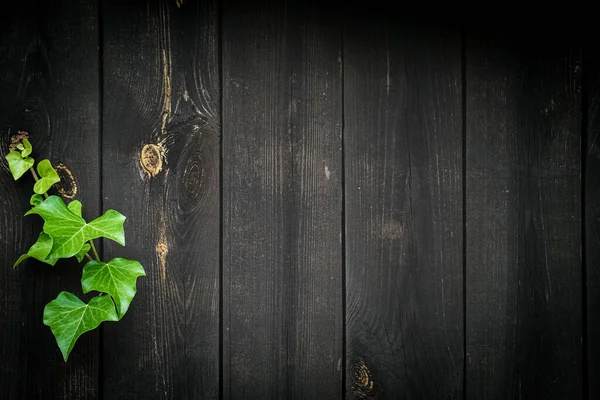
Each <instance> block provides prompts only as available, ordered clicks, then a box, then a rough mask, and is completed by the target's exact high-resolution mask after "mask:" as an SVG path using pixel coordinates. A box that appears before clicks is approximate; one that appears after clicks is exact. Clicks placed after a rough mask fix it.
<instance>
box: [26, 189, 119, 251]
mask: <svg viewBox="0 0 600 400" xmlns="http://www.w3.org/2000/svg"><path fill="white" fill-rule="evenodd" d="M30 214H38V215H40V216H41V217H42V218H43V219H44V232H46V233H47V234H48V235H50V236H52V239H53V240H54V243H53V244H52V251H51V252H50V257H51V258H68V257H72V256H74V255H75V254H77V253H78V252H79V251H80V250H81V248H82V247H83V245H84V243H85V242H87V241H88V240H91V239H97V238H99V237H105V238H108V239H111V240H114V241H115V242H117V243H119V244H121V245H122V246H125V232H124V231H123V223H124V222H125V216H124V215H122V214H121V213H119V212H117V211H114V210H108V211H106V212H105V213H104V214H103V215H102V216H100V217H98V218H96V219H95V220H93V221H92V222H90V223H89V224H88V223H86V222H85V220H84V219H83V218H81V217H80V216H79V215H77V214H75V213H73V211H71V210H69V208H67V206H66V204H65V202H64V201H63V199H61V198H60V197H58V196H50V197H48V198H47V199H46V200H44V202H42V203H40V204H38V205H37V206H35V207H34V208H32V209H31V210H29V211H28V212H27V213H25V215H30Z"/></svg>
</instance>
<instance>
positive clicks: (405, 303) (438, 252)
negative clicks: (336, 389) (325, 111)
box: [344, 16, 463, 399]
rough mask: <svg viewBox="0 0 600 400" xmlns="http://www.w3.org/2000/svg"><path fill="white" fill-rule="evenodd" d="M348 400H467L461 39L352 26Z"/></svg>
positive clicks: (443, 33)
mask: <svg viewBox="0 0 600 400" xmlns="http://www.w3.org/2000/svg"><path fill="white" fill-rule="evenodd" d="M344 38H345V39H344V78H345V80H344V104H345V109H344V121H345V132H344V137H345V154H344V158H345V169H346V207H347V208H346V276H347V278H346V281H347V289H346V293H347V297H346V304H347V305H346V310H347V316H346V324H347V339H346V341H347V344H346V350H347V364H346V374H347V384H346V389H347V398H352V399H354V398H363V397H366V398H390V399H392V398H406V399H413V398H415V399H416V398H427V399H434V398H452V399H460V398H462V395H463V302H462V296H463V290H462V269H463V265H462V253H463V251H462V249H463V247H462V232H463V231H462V114H461V104H462V100H461V37H460V30H459V29H458V27H450V26H448V27H438V26H420V25H414V24H411V23H407V22H406V21H401V20H398V19H397V18H393V17H390V18H385V17H384V16H378V18H370V19H367V18H365V19H363V18H360V17H359V16H357V17H356V18H353V19H349V20H348V21H346V26H345V36H344Z"/></svg>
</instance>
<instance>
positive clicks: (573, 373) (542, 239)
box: [466, 30, 583, 399]
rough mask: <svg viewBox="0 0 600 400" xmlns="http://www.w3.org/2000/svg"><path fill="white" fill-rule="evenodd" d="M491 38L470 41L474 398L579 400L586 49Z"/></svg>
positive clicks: (475, 34) (472, 34) (473, 36)
mask: <svg viewBox="0 0 600 400" xmlns="http://www.w3.org/2000/svg"><path fill="white" fill-rule="evenodd" d="M494 33H495V34H494V35H489V34H487V35H486V34H484V33H483V32H482V30H474V31H469V32H468V34H467V37H466V55H467V62H466V84H467V91H466V92H467V99H466V101H467V104H466V115H467V130H466V154H467V158H466V161H467V163H466V174H467V182H466V185H467V187H466V188H467V203H466V209H467V221H466V223H467V232H466V233H467V243H466V244H467V253H466V254H467V269H466V278H467V280H466V293H467V297H466V298H467V312H466V318H467V319H466V328H467V329H466V332H467V349H466V350H467V360H468V363H467V370H466V374H467V397H468V398H472V399H480V398H486V399H507V398H534V397H538V396H539V397H540V398H547V399H554V398H556V399H560V398H581V395H582V389H583V388H582V375H583V363H582V347H581V346H582V343H581V341H582V315H581V314H582V281H581V271H582V268H581V266H582V260H581V247H582V238H581V208H580V207H581V171H580V170H581V163H580V152H581V148H580V141H581V79H580V76H581V59H580V57H581V55H580V50H579V48H578V47H576V46H570V45H569V44H568V43H566V44H565V43H562V42H561V41H560V40H557V41H553V44H552V45H551V46H548V45H546V44H539V42H538V41H536V40H534V39H537V37H535V38H531V41H528V40H524V39H522V38H519V37H518V36H516V37H513V36H511V35H503V34H502V32H501V31H494ZM534 44H535V46H536V48H535V52H532V51H531V48H532V47H533V46H534Z"/></svg>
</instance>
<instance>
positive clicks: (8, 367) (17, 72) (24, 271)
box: [0, 3, 45, 399]
mask: <svg viewBox="0 0 600 400" xmlns="http://www.w3.org/2000/svg"><path fill="white" fill-rule="evenodd" d="M35 43H36V37H35V18H34V17H33V16H31V15H29V14H28V13H27V8H26V7H24V6H20V5H18V4H17V3H12V4H10V5H8V6H7V7H6V8H4V10H3V12H2V14H0V93H2V94H3V95H2V96H0V135H1V136H0V150H1V153H2V157H1V158H0V193H2V197H3V199H2V207H0V254H1V255H2V257H0V337H2V338H3V339H2V340H0V388H2V391H3V395H4V396H6V398H7V399H22V398H25V397H27V395H28V394H30V393H31V392H30V390H28V387H27V384H26V382H27V379H26V375H27V371H28V362H27V356H28V354H29V352H28V347H29V346H28V344H29V341H28V339H29V338H30V335H29V334H28V332H30V331H31V330H40V331H41V330H43V329H44V328H45V327H44V326H43V325H42V321H41V320H38V321H36V320H35V319H34V317H33V310H34V309H35V307H36V306H37V307H43V305H41V304H36V303H35V301H34V295H35V291H34V284H35V283H34V275H33V273H34V269H35V268H34V266H32V265H31V264H29V265H27V266H26V267H24V268H20V269H19V270H17V271H15V270H13V269H12V265H13V263H14V261H15V260H16V259H17V258H18V257H19V255H20V254H21V252H22V251H23V250H25V249H26V248H27V246H28V245H30V244H31V243H33V242H34V241H35V236H34V235H35V233H34V229H36V228H41V224H37V225H35V224H32V222H33V221H32V220H26V219H24V218H23V217H22V215H23V214H24V213H25V212H26V211H27V209H28V208H29V207H28V204H29V202H28V201H27V197H29V194H30V193H31V189H30V186H31V185H32V184H33V183H32V182H33V180H32V179H27V178H22V180H21V181H19V182H17V183H15V182H14V181H13V179H12V176H11V174H10V172H9V169H8V164H7V163H6V160H5V159H4V154H6V152H7V150H8V148H9V146H10V142H11V140H10V138H11V136H13V135H15V134H16V133H17V130H18V129H23V130H26V129H27V130H31V131H33V130H34V129H35V130H36V131H37V130H38V127H37V126H36V125H38V124H35V120H36V119H35V118H33V119H31V120H28V119H27V117H28V116H29V115H31V114H30V113H29V112H27V111H26V110H28V109H29V107H28V105H27V103H28V102H29V101H34V99H35V98H36V97H37V93H36V91H35V87H34V84H33V80H34V72H33V71H34V68H33V58H34V57H31V58H30V57H29V56H30V55H35ZM36 136H37V135H36ZM32 139H33V137H32ZM34 327H35V328H34Z"/></svg>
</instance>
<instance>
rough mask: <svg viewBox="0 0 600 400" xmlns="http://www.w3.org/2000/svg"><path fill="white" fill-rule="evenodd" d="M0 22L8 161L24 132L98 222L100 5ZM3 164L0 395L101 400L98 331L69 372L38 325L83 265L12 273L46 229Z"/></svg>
mask: <svg viewBox="0 0 600 400" xmlns="http://www.w3.org/2000/svg"><path fill="white" fill-rule="evenodd" d="M32 10H35V12H32ZM0 19H2V31H1V32H2V33H1V34H0V36H1V39H0V43H1V44H0V47H1V49H0V54H1V55H0V60H1V61H0V85H1V86H0V90H1V93H2V100H1V103H0V131H1V135H2V137H1V139H0V141H1V143H2V155H4V154H5V152H6V149H7V147H8V142H9V140H10V137H11V136H13V135H14V134H16V133H17V131H18V130H23V131H27V132H29V133H30V139H31V142H32V144H33V147H34V153H33V156H34V157H35V158H36V159H37V160H38V161H39V160H41V159H43V158H49V159H50V160H51V161H52V163H53V164H54V165H58V164H59V163H60V164H62V166H61V167H60V168H61V169H60V171H59V172H60V173H61V177H62V178H63V182H64V184H63V185H62V186H61V188H62V191H61V192H60V194H62V195H63V197H65V198H67V199H70V198H77V199H79V200H81V201H82V202H83V204H84V214H85V216H86V217H89V216H96V215H97V214H98V212H99V211H100V207H99V196H100V185H99V182H100V173H99V168H98V167H99V148H98V143H99V132H100V130H99V122H98V118H99V101H100V97H99V89H98V88H99V77H98V10H97V7H96V5H95V4H92V3H90V2H87V1H72V2H70V4H69V6H68V7H67V6H65V5H59V4H56V2H54V1H50V2H47V1H36V2H34V3H33V4H31V3H28V4H23V5H18V6H16V5H8V6H7V7H3V11H2V17H1V18H0ZM1 163H2V169H1V177H0V187H1V192H2V201H3V202H2V207H1V209H2V211H0V215H1V217H0V220H1V221H3V222H2V224H0V225H1V227H0V247H2V257H1V258H2V259H1V260H0V282H2V283H0V285H2V286H1V287H0V292H1V294H0V336H1V337H2V344H0V359H1V360H2V361H0V362H1V363H2V364H1V366H0V370H1V373H0V388H2V389H1V391H2V396H6V397H4V398H15V399H17V398H19V399H20V398H28V399H30V398H31V399H37V398H40V399H54V398H57V399H58V398H61V399H62V398H78V399H84V398H97V397H98V395H99V389H98V380H97V378H98V333H97V332H92V333H88V334H86V335H84V336H83V337H82V338H81V339H80V340H79V341H78V342H77V345H76V346H75V349H74V351H73V352H72V353H71V356H70V357H69V362H68V364H65V363H64V361H63V360H62V355H61V354H60V351H59V349H58V346H57V345H56V341H55V339H54V336H53V335H52V333H51V331H50V329H49V328H48V327H47V326H44V325H43V323H42V315H43V310H44V306H45V305H46V304H47V303H48V302H49V301H51V300H52V299H54V298H55V297H56V296H57V295H58V294H59V292H60V291H61V290H68V291H72V292H75V293H76V294H78V295H80V294H81V283H80V278H81V266H79V265H78V264H77V263H76V262H69V261H67V262H65V261H62V262H61V263H60V264H58V265H57V266H56V267H54V268H48V267H47V266H46V265H43V264H41V263H37V262H36V261H31V260H29V261H27V262H26V263H25V264H23V265H22V266H21V267H20V268H19V269H20V270H19V271H14V270H12V268H11V267H12V264H13V263H14V261H15V259H16V258H17V257H18V255H19V254H21V253H22V252H25V251H27V249H28V247H29V246H30V245H31V244H33V242H34V241H35V239H36V238H37V235H38V233H39V231H40V230H41V226H42V224H41V221H40V220H39V219H38V218H36V217H28V218H27V219H25V218H23V217H22V215H23V214H24V212H25V211H26V210H27V208H28V201H27V198H28V197H30V196H31V193H32V185H33V180H32V179H31V178H30V177H27V178H22V179H23V182H21V181H19V182H18V183H16V184H15V183H14V182H12V178H11V177H10V176H9V175H8V172H7V171H8V169H7V166H6V164H5V160H4V157H2V161H1ZM66 171H68V172H66ZM69 173H70V174H69ZM71 177H72V178H73V179H71ZM73 182H74V184H75V186H76V187H77V191H76V193H74V191H73V190H72V188H73V187H74V186H73Z"/></svg>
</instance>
